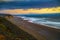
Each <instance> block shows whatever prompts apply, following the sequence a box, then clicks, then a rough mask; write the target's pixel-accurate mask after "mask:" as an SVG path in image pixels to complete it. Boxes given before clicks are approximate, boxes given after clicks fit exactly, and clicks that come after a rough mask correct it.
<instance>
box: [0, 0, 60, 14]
mask: <svg viewBox="0 0 60 40" xmlns="http://www.w3.org/2000/svg"><path fill="white" fill-rule="evenodd" d="M0 1H19V2H13V3H11V2H10V3H8V2H4V3H2V2H1V3H0V9H5V10H0V13H3V12H4V13H10V14H15V13H16V14H25V13H26V14H27V13H39V14H40V13H60V0H0ZM21 1H24V2H23V3H21ZM32 1H36V2H32ZM24 8H26V9H24Z"/></svg>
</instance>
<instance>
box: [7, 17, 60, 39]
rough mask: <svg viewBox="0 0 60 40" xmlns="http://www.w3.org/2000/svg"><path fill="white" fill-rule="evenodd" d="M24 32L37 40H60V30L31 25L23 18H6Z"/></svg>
mask: <svg viewBox="0 0 60 40" xmlns="http://www.w3.org/2000/svg"><path fill="white" fill-rule="evenodd" d="M6 19H7V20H8V21H10V22H11V23H13V24H15V25H17V26H18V27H19V28H21V29H22V30H24V31H26V32H27V33H29V34H31V35H33V36H34V37H35V38H36V39H37V40H60V29H56V28H51V27H48V26H44V25H38V24H34V23H30V22H28V21H26V20H23V19H22V18H18V17H13V18H6Z"/></svg>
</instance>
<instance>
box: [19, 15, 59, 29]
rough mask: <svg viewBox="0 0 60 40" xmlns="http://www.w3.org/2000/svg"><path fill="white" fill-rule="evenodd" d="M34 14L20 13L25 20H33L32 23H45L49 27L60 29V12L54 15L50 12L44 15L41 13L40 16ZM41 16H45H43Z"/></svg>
mask: <svg viewBox="0 0 60 40" xmlns="http://www.w3.org/2000/svg"><path fill="white" fill-rule="evenodd" d="M29 15H30V14H29ZM34 15H35V14H34ZM34 15H30V16H28V15H20V16H18V17H21V18H22V19H23V20H28V22H31V23H35V24H41V25H45V26H48V27H52V28H57V29H60V16H59V15H60V14H59V15H54V16H52V14H51V15H50V14H49V15H50V16H49V15H47V14H45V15H44V16H43V15H41V14H39V15H40V17H39V16H38V15H36V16H34ZM46 15H47V16H46ZM41 16H43V17H41ZM45 16H46V17H45Z"/></svg>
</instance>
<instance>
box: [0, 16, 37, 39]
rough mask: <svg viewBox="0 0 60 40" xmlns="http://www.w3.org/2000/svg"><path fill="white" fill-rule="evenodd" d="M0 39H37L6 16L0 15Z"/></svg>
mask: <svg viewBox="0 0 60 40" xmlns="http://www.w3.org/2000/svg"><path fill="white" fill-rule="evenodd" d="M0 40H36V39H35V38H34V37H33V36H32V35H30V34H28V33H27V32H25V31H23V30H21V29H20V28H18V27H17V26H16V25H14V24H12V23H10V22H9V21H7V20H6V19H5V18H2V17H0Z"/></svg>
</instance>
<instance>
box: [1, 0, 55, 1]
mask: <svg viewBox="0 0 60 40" xmlns="http://www.w3.org/2000/svg"><path fill="white" fill-rule="evenodd" d="M1 1H54V0H1Z"/></svg>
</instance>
